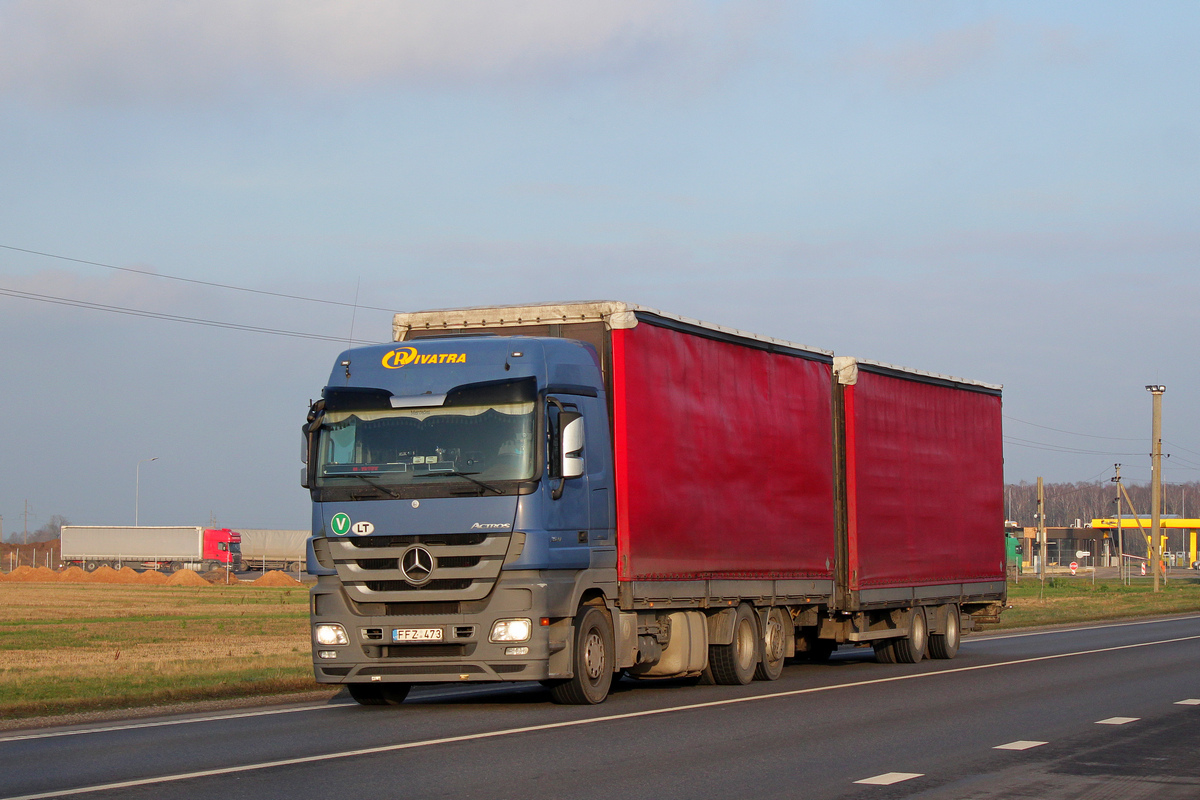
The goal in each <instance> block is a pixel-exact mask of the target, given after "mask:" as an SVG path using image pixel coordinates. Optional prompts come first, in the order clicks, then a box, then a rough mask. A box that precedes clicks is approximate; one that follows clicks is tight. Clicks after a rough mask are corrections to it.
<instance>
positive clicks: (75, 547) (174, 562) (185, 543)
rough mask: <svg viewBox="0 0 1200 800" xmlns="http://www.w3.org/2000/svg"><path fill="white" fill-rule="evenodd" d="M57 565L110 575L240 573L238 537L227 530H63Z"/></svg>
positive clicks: (82, 527)
mask: <svg viewBox="0 0 1200 800" xmlns="http://www.w3.org/2000/svg"><path fill="white" fill-rule="evenodd" d="M61 537H62V538H61V547H62V551H61V552H62V556H61V559H62V562H63V564H64V565H66V566H78V567H82V568H83V569H85V570H87V571H88V572H92V571H94V570H96V569H97V568H98V567H100V566H104V565H107V566H110V567H113V568H114V569H120V568H121V567H125V566H127V567H132V568H133V569H136V570H139V571H141V570H159V571H162V572H175V571H177V570H181V569H192V570H196V571H199V572H204V571H207V570H210V569H217V568H225V567H229V568H231V569H241V536H240V535H239V534H238V532H237V531H231V530H229V529H228V528H201V527H194V526H174V527H172V526H164V527H158V526H147V525H142V526H136V527H133V526H116V525H64V526H63V527H62V533H61Z"/></svg>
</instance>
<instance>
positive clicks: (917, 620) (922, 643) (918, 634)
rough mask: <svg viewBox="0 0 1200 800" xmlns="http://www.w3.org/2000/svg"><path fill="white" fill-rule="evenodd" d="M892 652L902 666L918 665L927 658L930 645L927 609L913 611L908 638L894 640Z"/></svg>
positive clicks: (918, 607)
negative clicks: (926, 653)
mask: <svg viewBox="0 0 1200 800" xmlns="http://www.w3.org/2000/svg"><path fill="white" fill-rule="evenodd" d="M892 643H893V644H892V650H893V652H894V653H895V655H896V661H897V663H900V664H916V663H917V662H918V661H920V660H921V659H922V658H924V657H925V648H926V646H927V645H928V644H929V623H928V622H926V620H925V609H924V608H922V607H921V606H917V607H916V608H914V609H913V610H912V615H911V617H910V621H909V623H908V636H905V637H904V638H903V639H893V640H892Z"/></svg>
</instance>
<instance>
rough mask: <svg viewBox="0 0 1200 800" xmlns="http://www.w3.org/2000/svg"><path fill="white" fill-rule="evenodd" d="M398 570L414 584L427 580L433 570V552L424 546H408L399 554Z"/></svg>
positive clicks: (418, 584) (417, 584)
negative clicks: (402, 553)
mask: <svg viewBox="0 0 1200 800" xmlns="http://www.w3.org/2000/svg"><path fill="white" fill-rule="evenodd" d="M400 572H401V573H402V574H403V575H404V579H405V580H407V581H408V582H409V583H411V584H413V585H414V586H420V585H421V584H422V583H425V581H427V580H429V576H430V574H431V573H432V572H433V554H432V553H430V552H429V551H428V550H426V549H425V548H424V547H410V548H408V550H406V551H405V552H404V555H402V556H400Z"/></svg>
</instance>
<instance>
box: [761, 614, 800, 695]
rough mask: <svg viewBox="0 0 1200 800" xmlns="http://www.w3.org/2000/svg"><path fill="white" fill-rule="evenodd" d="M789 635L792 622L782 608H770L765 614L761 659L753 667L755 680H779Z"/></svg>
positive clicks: (785, 657)
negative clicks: (765, 622) (765, 621)
mask: <svg viewBox="0 0 1200 800" xmlns="http://www.w3.org/2000/svg"><path fill="white" fill-rule="evenodd" d="M791 635H792V620H791V619H790V618H789V617H788V616H787V615H786V614H785V613H784V611H783V609H782V608H779V607H772V608H771V610H770V611H768V612H767V626H766V630H764V631H763V637H762V658H761V659H760V660H759V662H758V664H757V666H755V667H754V678H755V680H760V681H777V680H779V676H780V675H782V674H783V662H784V661H786V660H787V637H788V636H791Z"/></svg>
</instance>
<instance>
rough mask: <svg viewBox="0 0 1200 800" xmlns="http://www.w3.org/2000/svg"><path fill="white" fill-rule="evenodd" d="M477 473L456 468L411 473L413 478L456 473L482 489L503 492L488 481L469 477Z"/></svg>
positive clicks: (497, 492)
mask: <svg viewBox="0 0 1200 800" xmlns="http://www.w3.org/2000/svg"><path fill="white" fill-rule="evenodd" d="M478 474H479V473H478V472H459V471H458V470H451V469H440V470H438V471H436V472H421V473H419V474H417V475H413V477H414V478H436V477H437V476H439V475H456V476H458V477H460V478H466V479H467V480H469V481H470V482H471V483H474V484H476V485H477V486H480V487H482V488H484V489H491V490H492V491H493V492H495V493H496V494H504V490H503V489H497V488H496V487H495V486H492V485H491V484H489V483H484V482H483V481H477V480H475V479H474V478H472V477H471V476H472V475H478Z"/></svg>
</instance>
